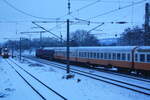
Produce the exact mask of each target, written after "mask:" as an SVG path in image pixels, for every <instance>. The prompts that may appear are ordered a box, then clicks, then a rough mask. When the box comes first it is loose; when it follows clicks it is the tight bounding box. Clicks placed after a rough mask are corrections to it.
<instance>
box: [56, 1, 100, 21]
mask: <svg viewBox="0 0 150 100" xmlns="http://www.w3.org/2000/svg"><path fill="white" fill-rule="evenodd" d="M98 2H101V0H96V1H94V2H92V3H89V4H87V5H85V6H83V7H81V8H78V9H76V10H74V11H72V12H70V15H71V14H73V13H75V12H79V11H81V10H83V9H85V8H87V7H89V6H92V5H94V4H96V3H98ZM67 15H68V13H67V14H65V15H62V16H60V17H58V18H57V19H61V17H62V18H63V17H65V16H67Z"/></svg>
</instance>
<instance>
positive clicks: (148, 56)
mask: <svg viewBox="0 0 150 100" xmlns="http://www.w3.org/2000/svg"><path fill="white" fill-rule="evenodd" d="M147 62H150V54H147Z"/></svg>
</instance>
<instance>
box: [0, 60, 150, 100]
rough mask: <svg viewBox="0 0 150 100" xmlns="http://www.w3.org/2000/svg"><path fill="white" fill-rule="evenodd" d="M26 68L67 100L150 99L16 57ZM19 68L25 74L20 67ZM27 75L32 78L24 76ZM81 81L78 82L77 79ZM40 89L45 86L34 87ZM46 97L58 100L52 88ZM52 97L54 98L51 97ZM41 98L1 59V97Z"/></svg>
mask: <svg viewBox="0 0 150 100" xmlns="http://www.w3.org/2000/svg"><path fill="white" fill-rule="evenodd" d="M14 61H15V62H17V63H18V64H19V65H21V66H22V67H23V68H24V69H26V70H27V71H29V72H30V73H32V74H33V75H34V76H36V77H37V78H38V79H40V80H41V81H42V82H44V83H45V84H47V85H48V86H50V87H51V88H52V89H54V90H55V91H57V92H58V93H60V94H61V95H63V96H64V97H66V98H67V99H68V100H114V99H117V100H150V96H147V95H143V94H140V93H136V92H133V91H130V90H127V89H124V88H120V87H117V86H114V85H111V84H107V83H104V82H100V81H97V80H94V79H91V78H88V77H84V76H81V75H78V74H75V77H74V78H72V79H68V80H67V79H65V78H64V77H63V76H64V75H66V72H65V71H64V70H61V69H58V68H54V67H52V66H50V65H45V64H41V63H37V62H35V61H31V60H27V59H24V60H23V61H22V62H19V60H18V59H14ZM16 69H17V70H18V71H19V72H21V73H22V75H25V73H23V72H22V71H21V70H20V69H19V68H17V67H16ZM25 77H27V78H28V77H29V76H27V75H25ZM78 79H80V80H81V81H80V82H78V81H77V80H78ZM28 80H29V82H31V83H32V84H33V85H34V84H35V85H38V83H35V82H34V81H33V80H32V79H29V78H28ZM35 88H37V89H38V90H39V91H42V90H43V88H42V87H40V86H39V87H37V86H35ZM44 93H45V95H49V94H50V96H52V97H50V96H47V100H58V99H57V98H54V96H56V95H51V94H52V93H51V92H50V91H47V92H44ZM52 98H53V99H52ZM1 99H2V100H41V99H40V97H39V96H38V95H37V94H36V93H35V92H34V91H33V90H32V89H31V88H30V87H29V86H28V85H27V84H26V83H25V82H24V81H23V80H22V79H21V78H20V77H19V76H18V74H17V73H16V72H15V71H14V70H13V69H12V68H11V67H10V66H9V65H8V64H7V63H6V61H5V60H4V59H2V58H0V100H1Z"/></svg>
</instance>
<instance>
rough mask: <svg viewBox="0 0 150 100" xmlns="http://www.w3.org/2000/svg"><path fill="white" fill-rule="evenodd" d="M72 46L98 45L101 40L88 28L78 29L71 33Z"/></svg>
mask: <svg viewBox="0 0 150 100" xmlns="http://www.w3.org/2000/svg"><path fill="white" fill-rule="evenodd" d="M70 40H71V43H70V44H71V46H98V45H100V43H99V40H98V39H97V38H96V37H95V36H94V35H92V34H90V33H88V32H87V31H86V30H77V31H75V32H72V33H71V39H70Z"/></svg>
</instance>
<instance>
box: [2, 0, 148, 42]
mask: <svg viewBox="0 0 150 100" xmlns="http://www.w3.org/2000/svg"><path fill="white" fill-rule="evenodd" d="M7 1H8V2H9V3H11V4H12V5H13V6H15V7H16V8H18V9H20V10H22V11H24V12H26V13H29V14H31V15H33V16H38V17H45V18H57V17H60V16H62V15H65V14H66V13H67V0H7ZM94 1H97V0H71V11H74V10H76V9H78V8H81V7H83V6H85V5H87V4H90V3H92V2H94ZM139 1H142V0H99V2H97V3H96V4H94V5H92V6H89V7H87V8H85V9H83V10H81V11H79V12H78V11H76V12H74V13H73V14H72V16H74V17H77V18H81V19H89V18H91V17H93V16H96V15H99V14H103V13H105V12H108V11H110V10H113V9H119V7H120V8H122V7H124V6H126V5H130V4H132V2H139ZM143 1H144V0H143ZM146 2H148V0H146V1H145V2H143V3H140V4H137V5H134V6H132V7H128V8H125V9H121V10H118V11H115V12H112V13H110V14H107V15H104V16H100V17H97V18H94V19H90V21H96V22H97V21H98V22H105V24H104V25H103V26H101V27H100V28H99V29H98V30H101V31H93V32H92V34H101V33H108V34H101V35H98V37H99V38H109V37H114V36H115V34H118V35H119V34H120V33H122V32H123V30H124V29H125V28H127V27H132V26H136V25H139V26H141V25H142V24H143V23H144V8H145V3H146ZM0 13H1V16H0V21H1V22H2V23H0V34H1V40H2V38H4V37H8V38H12V37H14V38H16V37H18V36H19V35H16V34H15V31H16V25H17V30H18V33H19V32H22V31H34V30H40V29H31V27H33V26H34V25H33V24H32V23H31V21H35V20H44V19H38V18H33V17H30V16H27V15H24V14H22V13H20V12H18V11H16V10H14V9H12V8H11V7H10V6H8V5H7V4H6V3H4V1H3V0H0ZM66 18H67V16H65V17H63V18H62V19H61V20H66ZM70 19H71V20H74V18H73V17H70ZM47 20H48V19H47ZM49 20H51V19H49ZM8 21H18V23H17V24H16V23H8ZM112 21H127V22H129V23H128V24H123V25H119V24H110V23H109V22H112ZM57 24H58V23H57ZM57 24H56V23H53V24H52V23H51V24H41V25H43V26H44V27H46V28H48V29H51V28H52V27H54V26H56V25H57ZM58 25H59V24H58ZM96 25H98V24H90V25H86V23H84V24H83V23H82V24H77V25H72V26H71V31H75V30H76V29H85V30H90V29H91V28H93V27H95V26H96ZM52 32H54V33H55V34H57V35H59V34H60V32H61V33H62V34H63V36H64V37H65V35H66V24H62V25H61V27H60V26H59V27H56V28H55V29H53V30H52ZM37 36H39V35H38V34H37V35H34V37H37ZM45 36H51V35H50V34H49V33H45Z"/></svg>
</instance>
